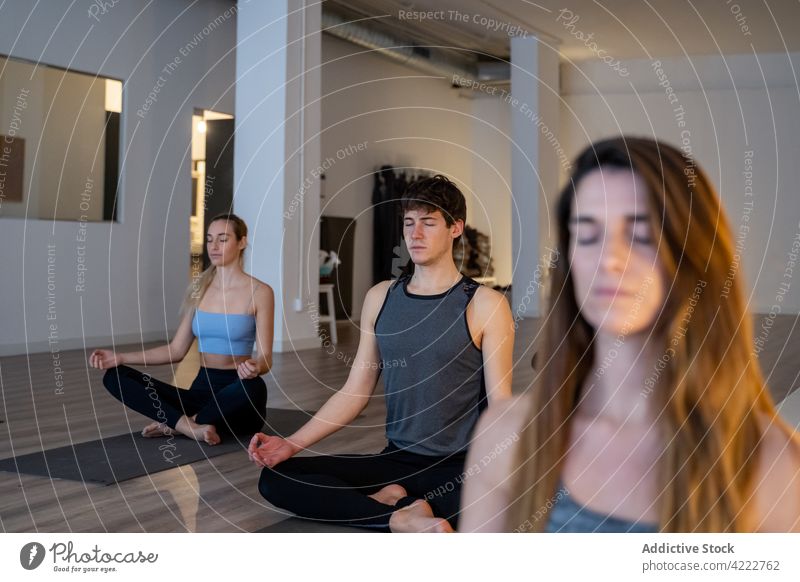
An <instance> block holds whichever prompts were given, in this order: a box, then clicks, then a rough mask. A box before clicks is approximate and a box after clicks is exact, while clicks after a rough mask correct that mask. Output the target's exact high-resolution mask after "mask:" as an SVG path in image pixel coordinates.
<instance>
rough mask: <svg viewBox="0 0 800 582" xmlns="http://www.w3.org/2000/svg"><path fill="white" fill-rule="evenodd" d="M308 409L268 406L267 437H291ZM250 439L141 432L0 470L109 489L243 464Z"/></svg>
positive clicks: (9, 463) (26, 458) (19, 460)
mask: <svg viewBox="0 0 800 582" xmlns="http://www.w3.org/2000/svg"><path fill="white" fill-rule="evenodd" d="M313 415H314V413H313V412H308V411H304V410H283V409H279V408H268V409H267V414H266V424H265V426H264V428H263V429H262V431H263V432H264V433H266V434H276V435H280V436H288V435H289V434H291V433H293V432H294V431H296V430H297V429H298V428H300V427H301V426H302V425H303V424H305V422H306V421H307V420H308V419H309V418H311V416H313ZM249 442H250V436H246V437H241V436H240V437H238V439H237V438H236V437H233V436H230V435H228V436H223V439H222V442H221V443H220V444H218V445H214V446H210V445H207V444H205V443H199V442H197V441H195V440H192V439H189V438H186V437H184V436H174V437H159V438H144V437H143V436H141V434H139V433H130V434H121V435H116V436H112V437H107V438H104V439H100V440H96V441H89V442H85V443H79V444H76V445H74V446H66V447H59V448H56V449H49V450H46V451H39V452H35V453H30V454H27V455H20V456H18V457H11V458H8V459H2V460H0V471H7V472H11V473H23V474H26V475H39V476H42V477H48V478H51V479H67V480H70V481H83V482H85V483H98V484H102V485H110V484H111V483H119V482H120V481H126V480H127V479H133V478H135V477H141V476H142V475H147V474H150V473H157V472H159V471H164V470H166V469H172V468H174V467H178V466H180V465H187V464H189V463H193V462H195V461H202V460H204V459H208V458H211V457H217V456H219V455H224V454H226V453H232V452H236V451H240V452H241V453H242V457H243V462H245V463H246V462H248V461H247V456H246V450H247V445H248V444H249Z"/></svg>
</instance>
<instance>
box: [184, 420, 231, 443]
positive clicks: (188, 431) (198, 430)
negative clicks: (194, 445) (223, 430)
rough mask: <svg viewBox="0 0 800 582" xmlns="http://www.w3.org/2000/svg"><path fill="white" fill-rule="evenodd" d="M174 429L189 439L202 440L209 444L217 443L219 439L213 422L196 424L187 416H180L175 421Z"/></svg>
mask: <svg viewBox="0 0 800 582" xmlns="http://www.w3.org/2000/svg"><path fill="white" fill-rule="evenodd" d="M175 430H176V431H178V432H179V433H181V434H182V435H184V436H187V437H189V438H190V439H194V440H196V441H203V442H205V443H206V444H209V445H217V444H219V442H220V440H221V439H220V438H219V435H218V434H217V429H216V427H215V426H214V425H213V424H197V423H196V422H195V421H194V420H192V419H191V418H189V417H187V416H181V418H180V420H179V421H178V422H176V423H175Z"/></svg>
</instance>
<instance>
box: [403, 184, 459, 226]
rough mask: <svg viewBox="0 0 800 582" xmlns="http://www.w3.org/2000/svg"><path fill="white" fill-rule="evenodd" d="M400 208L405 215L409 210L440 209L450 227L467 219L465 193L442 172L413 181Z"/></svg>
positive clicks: (429, 210)
mask: <svg viewBox="0 0 800 582" xmlns="http://www.w3.org/2000/svg"><path fill="white" fill-rule="evenodd" d="M400 208H401V211H402V213H403V214H404V215H405V213H406V212H408V211H409V210H425V211H427V212H433V211H434V210H439V211H440V212H441V213H442V216H443V217H444V220H445V222H446V223H447V226H448V227H450V226H453V224H455V222H456V221H458V220H461V221H463V222H465V223H466V221H467V201H466V200H465V199H464V195H463V194H462V193H461V190H459V189H458V186H456V185H455V184H454V183H453V182H452V181H451V180H449V179H448V178H447V177H445V176H442V175H441V174H436V175H435V176H432V177H430V178H419V179H417V180H414V181H413V182H411V183H410V184H409V185H408V188H406V191H405V193H404V194H403V197H402V198H401V199H400Z"/></svg>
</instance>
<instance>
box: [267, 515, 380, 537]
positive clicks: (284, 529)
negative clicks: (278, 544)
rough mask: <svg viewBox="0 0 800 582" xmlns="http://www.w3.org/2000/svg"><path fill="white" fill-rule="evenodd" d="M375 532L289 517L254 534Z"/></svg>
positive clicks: (363, 528) (333, 523) (362, 528)
mask: <svg viewBox="0 0 800 582" xmlns="http://www.w3.org/2000/svg"><path fill="white" fill-rule="evenodd" d="M376 532H377V530H374V529H372V530H371V529H367V528H365V527H350V526H348V525H339V524H337V523H335V522H330V523H329V522H324V521H311V520H308V519H299V518H297V517H290V518H289V519H284V520H283V521H279V522H278V523H274V524H272V525H268V526H267V527H264V528H261V529H259V530H257V531H255V532H254V533H376Z"/></svg>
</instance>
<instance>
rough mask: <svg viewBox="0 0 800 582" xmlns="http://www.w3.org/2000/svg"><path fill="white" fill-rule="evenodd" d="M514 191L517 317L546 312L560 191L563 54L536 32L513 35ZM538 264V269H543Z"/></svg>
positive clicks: (515, 313) (512, 135) (512, 167)
mask: <svg viewBox="0 0 800 582" xmlns="http://www.w3.org/2000/svg"><path fill="white" fill-rule="evenodd" d="M511 94H512V97H513V100H512V102H511V104H510V105H511V137H512V139H513V143H512V153H511V190H512V197H513V200H512V207H511V222H512V251H513V258H512V263H513V268H514V276H513V293H512V296H513V297H512V300H513V303H512V310H513V312H514V315H515V316H521V317H536V316H538V315H539V314H540V313H541V309H540V305H539V302H540V298H541V291H542V288H541V284H542V282H543V281H542V274H543V273H544V269H545V267H546V263H547V259H548V256H549V251H548V248H549V247H552V246H553V245H552V244H551V242H550V241H551V240H554V238H555V237H554V233H553V232H552V229H551V227H550V224H551V216H550V214H552V212H553V204H552V202H553V201H554V200H555V198H556V195H557V191H558V180H559V163H560V162H559V156H558V153H557V151H558V149H557V148H558V147H559V145H558V143H559V142H558V116H559V95H558V53H557V52H556V50H555V47H551V46H547V45H545V44H544V43H543V42H541V41H540V40H539V39H537V38H536V37H533V36H527V37H515V38H513V39H511ZM537 268H538V270H537Z"/></svg>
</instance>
